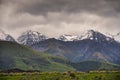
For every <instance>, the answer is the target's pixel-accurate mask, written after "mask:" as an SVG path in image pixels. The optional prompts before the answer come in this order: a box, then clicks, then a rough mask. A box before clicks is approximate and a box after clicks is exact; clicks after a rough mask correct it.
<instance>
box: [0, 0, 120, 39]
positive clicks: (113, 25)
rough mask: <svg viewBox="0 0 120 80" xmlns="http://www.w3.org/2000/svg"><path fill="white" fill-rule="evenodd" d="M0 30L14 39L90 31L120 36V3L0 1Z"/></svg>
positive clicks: (108, 0) (112, 0) (100, 0)
mask: <svg viewBox="0 0 120 80" xmlns="http://www.w3.org/2000/svg"><path fill="white" fill-rule="evenodd" d="M0 29H2V30H4V31H5V32H6V33H9V34H11V35H13V36H14V37H17V36H18V35H20V34H21V33H22V32H24V31H26V30H34V31H39V32H41V33H43V34H46V35H47V36H50V37H54V36H58V35H61V34H72V35H76V34H77V35H79V34H80V33H81V32H82V31H84V30H88V29H94V30H97V31H100V32H104V33H105V32H109V33H111V34H116V33H117V32H120V0H0Z"/></svg>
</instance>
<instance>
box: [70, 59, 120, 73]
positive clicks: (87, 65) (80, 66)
mask: <svg viewBox="0 0 120 80" xmlns="http://www.w3.org/2000/svg"><path fill="white" fill-rule="evenodd" d="M71 65H72V66H73V67H74V68H76V69H77V70H79V71H90V70H120V65H116V64H111V63H104V62H98V61H83V62H80V63H71Z"/></svg>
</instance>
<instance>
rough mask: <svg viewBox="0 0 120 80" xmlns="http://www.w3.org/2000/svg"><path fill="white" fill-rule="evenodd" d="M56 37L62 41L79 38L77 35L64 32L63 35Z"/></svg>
mask: <svg viewBox="0 0 120 80" xmlns="http://www.w3.org/2000/svg"><path fill="white" fill-rule="evenodd" d="M58 39H59V40H62V41H76V40H79V37H78V36H74V35H66V34H65V35H61V36H60V37H59V38H58Z"/></svg>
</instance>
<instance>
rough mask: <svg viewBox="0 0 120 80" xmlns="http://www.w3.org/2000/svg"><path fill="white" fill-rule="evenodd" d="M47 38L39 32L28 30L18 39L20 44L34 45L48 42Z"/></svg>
mask: <svg viewBox="0 0 120 80" xmlns="http://www.w3.org/2000/svg"><path fill="white" fill-rule="evenodd" d="M46 39H47V37H46V36H45V35H43V34H41V33H39V32H37V31H32V30H28V31H26V32H23V33H22V34H21V36H20V37H18V42H19V43H21V44H24V45H32V44H34V43H36V42H39V41H43V40H46Z"/></svg>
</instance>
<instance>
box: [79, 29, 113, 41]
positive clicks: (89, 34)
mask: <svg viewBox="0 0 120 80" xmlns="http://www.w3.org/2000/svg"><path fill="white" fill-rule="evenodd" d="M84 39H90V40H96V41H110V40H112V38H111V37H108V36H106V35H104V34H102V33H100V32H98V31H94V30H87V31H85V32H83V33H82V34H81V36H80V40H84Z"/></svg>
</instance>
